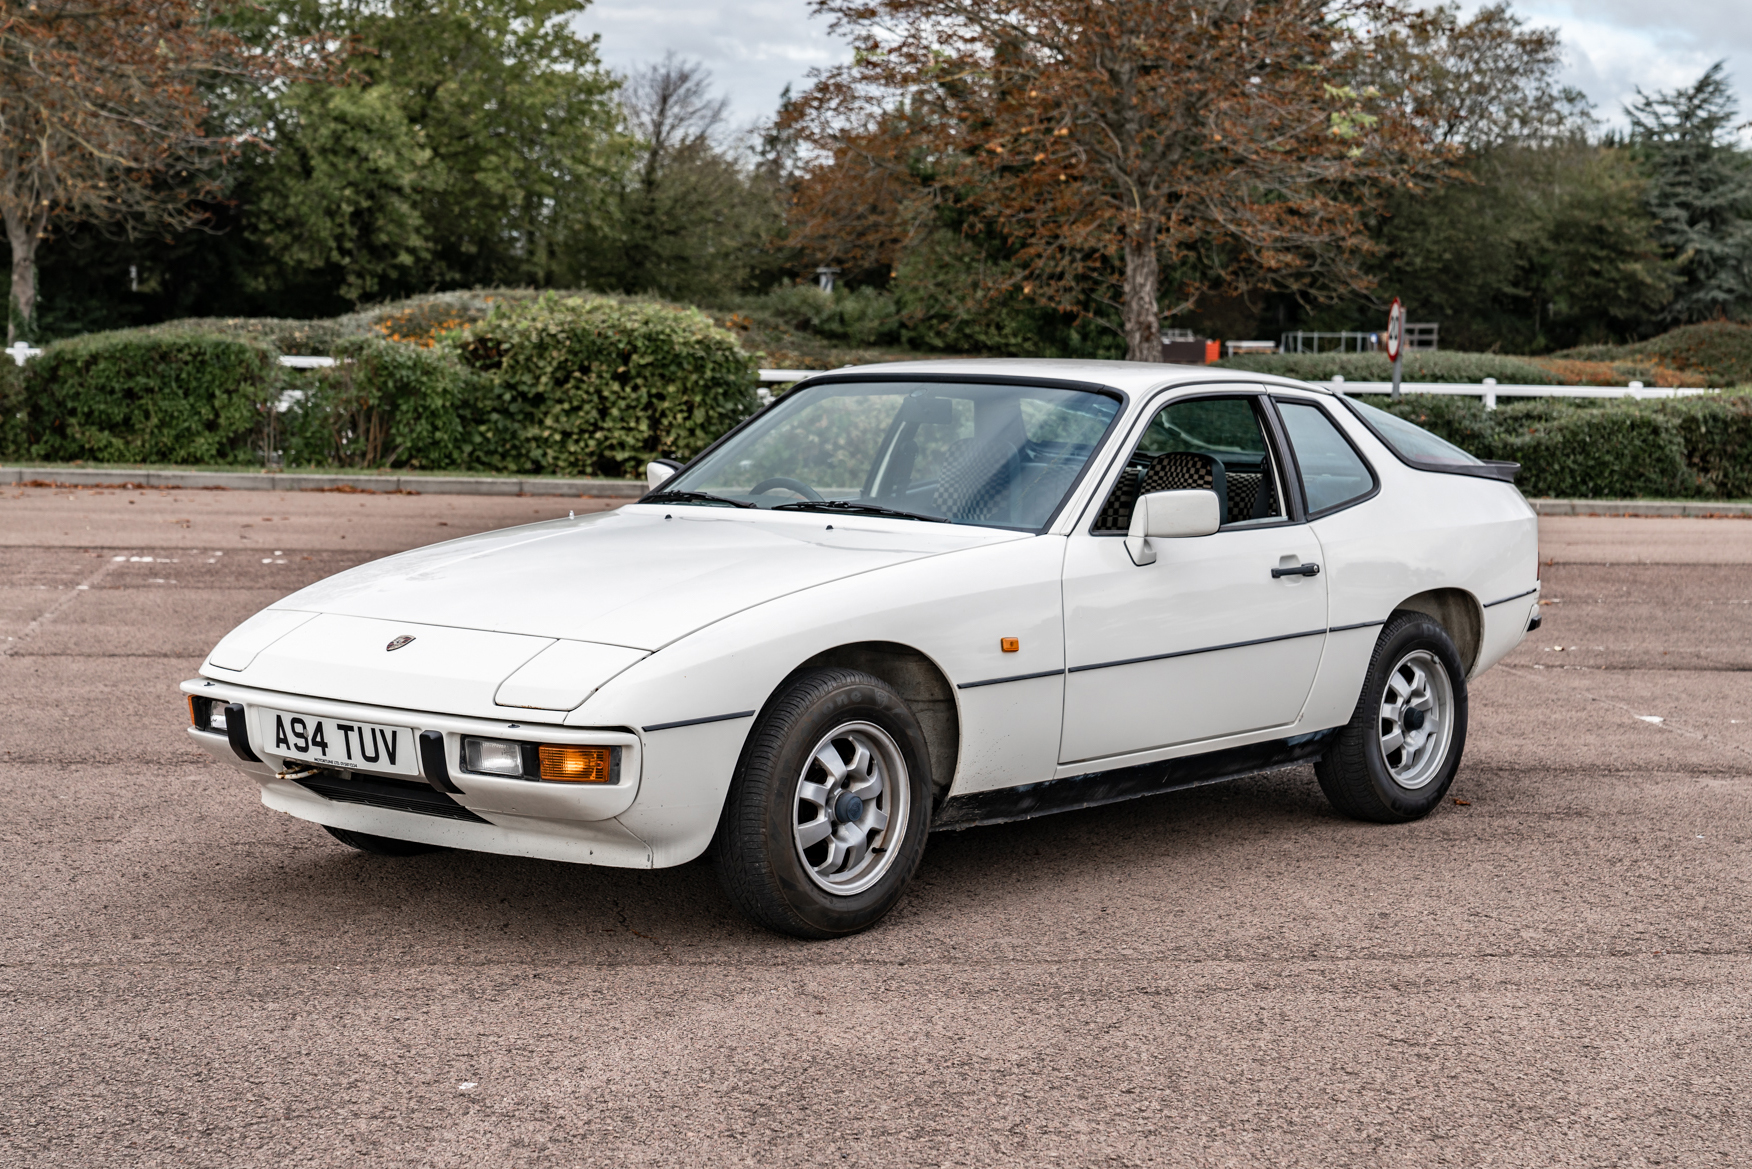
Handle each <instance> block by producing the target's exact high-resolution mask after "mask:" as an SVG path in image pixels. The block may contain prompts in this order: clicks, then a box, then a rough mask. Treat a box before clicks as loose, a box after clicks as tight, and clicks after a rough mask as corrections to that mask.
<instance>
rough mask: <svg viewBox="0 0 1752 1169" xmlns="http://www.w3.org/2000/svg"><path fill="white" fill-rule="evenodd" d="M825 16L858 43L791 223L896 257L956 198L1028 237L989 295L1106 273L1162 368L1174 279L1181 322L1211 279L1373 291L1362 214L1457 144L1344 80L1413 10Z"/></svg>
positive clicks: (838, 73) (809, 125)
mask: <svg viewBox="0 0 1752 1169" xmlns="http://www.w3.org/2000/svg"><path fill="white" fill-rule="evenodd" d="M816 7H817V10H818V11H820V12H823V13H826V14H829V15H831V16H833V17H834V18H835V27H836V29H839V30H841V31H844V32H847V33H849V34H851V36H852V38H853V42H854V49H855V53H856V56H855V59H854V61H853V63H851V64H850V65H847V66H844V67H842V68H839V69H835V70H831V71H829V72H828V73H826V74H825V75H823V76H822V77H821V78H820V80H819V81H818V82H817V84H816V85H815V86H814V87H813V88H812V89H811V90H810V91H809V93H808V94H806V95H805V96H804V98H803V99H802V100H801V101H800V102H799V105H798V110H797V113H796V115H795V118H796V121H797V124H798V126H799V128H800V131H801V134H802V137H803V139H804V141H805V142H806V143H808V144H810V145H811V146H813V147H814V149H815V150H816V152H817V155H818V158H819V159H820V162H819V164H818V165H817V167H816V168H815V169H814V171H813V172H812V173H811V174H810V175H809V176H808V177H807V178H806V179H805V181H804V183H803V185H802V189H801V191H800V192H799V198H798V202H797V214H796V215H795V216H794V218H793V233H794V236H795V237H796V238H799V239H802V240H807V241H809V242H811V243H813V244H814V245H815V246H816V247H817V248H818V249H819V250H820V252H821V254H822V255H823V256H824V258H828V257H832V258H838V255H839V254H841V253H844V254H851V255H855V254H857V252H858V250H859V248H860V247H861V248H862V249H863V250H864V251H865V252H866V253H872V254H874V255H877V256H880V257H883V258H885V259H890V260H892V258H893V257H894V256H895V255H896V253H897V251H898V250H899V249H902V248H904V246H905V243H906V241H907V240H908V239H909V238H911V237H913V236H915V235H917V234H919V232H920V230H921V228H922V227H923V226H925V225H928V224H929V223H930V221H931V212H932V211H933V209H934V208H935V207H936V206H937V205H939V204H941V203H943V202H946V201H957V202H960V203H962V204H964V205H966V206H968V207H970V208H972V209H973V210H974V212H975V215H976V218H977V219H978V220H979V222H980V223H982V224H984V225H988V226H993V227H996V228H997V229H998V230H1001V231H1002V232H1003V233H1004V234H1005V235H1007V236H1008V237H1009V238H1010V239H1011V240H1013V241H1014V243H1015V245H1016V248H1015V252H1014V255H1013V257H1012V262H1011V263H1010V264H1008V265H1007V266H1006V267H1005V269H1004V271H1005V272H1007V273H1008V276H1007V278H1006V282H1005V285H1004V286H1001V287H999V288H996V289H993V290H992V291H993V292H994V293H1001V292H1003V291H1007V290H1008V287H1011V286H1017V287H1019V288H1020V290H1021V291H1022V292H1023V293H1025V294H1027V295H1030V296H1033V297H1035V298H1037V299H1041V300H1043V301H1045V302H1046V303H1048V304H1051V305H1054V306H1055V307H1062V308H1076V307H1077V306H1078V305H1079V304H1080V303H1081V302H1082V301H1083V299H1084V297H1086V296H1087V295H1088V290H1089V289H1090V288H1091V287H1092V286H1095V285H1096V284H1097V283H1099V284H1100V285H1102V286H1105V288H1106V289H1107V291H1106V292H1105V293H1104V294H1102V295H1103V299H1105V300H1106V301H1107V302H1108V303H1110V304H1112V305H1113V306H1114V307H1116V308H1117V309H1118V311H1119V314H1120V317H1121V319H1122V321H1123V328H1124V332H1125V336H1126V346H1127V354H1128V356H1129V357H1130V358H1131V359H1132V360H1157V359H1158V358H1159V355H1160V352H1161V349H1160V323H1161V319H1162V316H1163V315H1164V314H1163V313H1162V310H1161V305H1160V300H1159V298H1160V286H1161V285H1162V283H1163V281H1164V270H1166V280H1167V282H1168V283H1169V284H1170V286H1171V294H1170V295H1171V298H1172V301H1173V302H1174V304H1175V308H1171V309H1170V310H1169V311H1170V313H1172V312H1173V311H1176V308H1182V307H1186V306H1189V305H1190V304H1192V303H1193V302H1194V301H1195V300H1196V299H1197V297H1198V296H1199V295H1200V294H1201V293H1204V292H1206V291H1208V290H1211V289H1219V288H1258V287H1277V288H1286V289H1292V290H1296V291H1298V292H1301V293H1306V294H1311V295H1319V296H1330V295H1334V294H1335V293H1336V292H1340V291H1354V290H1357V289H1360V288H1364V287H1366V286H1367V284H1368V283H1369V280H1368V277H1367V275H1366V273H1365V272H1364V271H1363V269H1362V267H1361V265H1360V260H1361V258H1362V256H1363V255H1364V254H1365V253H1366V252H1367V251H1368V249H1369V247H1370V244H1369V241H1368V238H1367V235H1366V231H1365V228H1366V223H1367V220H1366V217H1365V215H1364V211H1365V210H1366V209H1367V208H1369V207H1372V206H1375V205H1377V204H1378V203H1379V201H1380V198H1381V196H1382V194H1383V193H1384V192H1385V191H1387V190H1389V189H1391V188H1393V187H1395V186H1397V185H1403V184H1406V183H1415V182H1418V181H1421V180H1423V179H1424V178H1425V177H1427V176H1429V175H1431V174H1432V173H1434V172H1435V171H1436V170H1438V169H1439V167H1440V166H1441V164H1442V163H1443V162H1444V161H1445V159H1446V157H1447V154H1448V152H1444V151H1442V150H1440V149H1436V148H1432V146H1431V145H1430V143H1429V142H1428V139H1427V136H1426V135H1425V134H1424V133H1423V132H1421V131H1420V130H1419V128H1418V127H1417V126H1416V125H1415V124H1414V123H1413V121H1412V120H1411V118H1410V117H1409V116H1407V114H1406V112H1405V110H1404V109H1403V106H1402V105H1401V104H1396V103H1394V102H1392V101H1389V100H1387V98H1386V96H1385V95H1384V94H1382V93H1381V92H1380V91H1379V90H1377V89H1372V88H1368V87H1366V86H1358V85H1356V84H1353V82H1355V81H1356V80H1357V79H1359V78H1360V77H1361V76H1362V73H1363V70H1364V67H1365V65H1366V64H1367V56H1366V54H1367V52H1368V51H1369V49H1370V46H1371V44H1372V42H1373V41H1374V40H1375V39H1377V38H1378V37H1380V36H1381V35H1382V34H1383V33H1384V32H1385V31H1387V30H1391V29H1396V28H1400V27H1402V25H1403V23H1404V19H1405V18H1404V16H1403V15H1402V14H1401V13H1400V12H1399V10H1398V9H1397V8H1396V7H1394V6H1392V5H1390V4H1388V3H1384V2H1383V3H1376V2H1375V0H1277V2H1275V3H1254V2H1249V0H1010V2H1009V3H1007V4H1003V5H998V6H992V5H989V4H983V3H976V2H975V0H869V2H865V0H816ZM878 177H879V178H880V182H872V180H873V179H877V178H878Z"/></svg>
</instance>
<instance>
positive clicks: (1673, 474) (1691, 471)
mask: <svg viewBox="0 0 1752 1169" xmlns="http://www.w3.org/2000/svg"><path fill="white" fill-rule="evenodd" d="M1362 400H1364V401H1367V402H1368V403H1369V404H1370V405H1372V406H1378V407H1380V408H1381V409H1383V410H1386V411H1389V412H1390V413H1393V414H1397V415H1398V416H1399V417H1401V418H1404V419H1406V420H1407V421H1409V422H1415V423H1417V424H1418V425H1419V426H1421V427H1423V428H1424V429H1426V430H1429V431H1431V432H1433V433H1435V434H1438V435H1440V436H1441V437H1443V438H1445V439H1447V440H1448V441H1449V442H1451V443H1454V444H1455V445H1456V446H1459V447H1462V448H1464V449H1465V450H1468V451H1471V452H1472V453H1473V454H1475V455H1477V456H1478V457H1479V458H1481V459H1510V460H1513V461H1514V462H1517V463H1520V464H1521V473H1520V474H1519V475H1518V476H1517V477H1516V485H1517V486H1519V487H1520V488H1521V490H1522V491H1523V492H1524V493H1525V494H1527V495H1528V496H1556V497H1560V498H1574V499H1635V498H1638V497H1651V496H1652V497H1656V498H1666V499H1673V498H1688V497H1690V498H1705V499H1733V498H1746V497H1748V496H1752V401H1748V400H1746V399H1745V398H1740V397H1713V396H1712V397H1699V398H1674V399H1662V400H1659V401H1645V402H1633V401H1626V400H1617V399H1613V400H1598V399H1594V400H1590V399H1579V400H1578V399H1565V398H1534V399H1527V400H1522V401H1515V402H1510V403H1508V404H1506V405H1504V406H1503V407H1502V408H1501V409H1498V410H1490V411H1487V410H1485V409H1484V407H1483V405H1482V403H1480V402H1479V401H1478V400H1477V399H1476V398H1450V397H1447V396H1445V395H1435V394H1408V395H1406V396H1405V397H1404V398H1402V399H1400V400H1399V401H1397V402H1394V401H1391V400H1389V399H1388V398H1386V397H1381V396H1375V395H1368V396H1365V397H1363V399H1362Z"/></svg>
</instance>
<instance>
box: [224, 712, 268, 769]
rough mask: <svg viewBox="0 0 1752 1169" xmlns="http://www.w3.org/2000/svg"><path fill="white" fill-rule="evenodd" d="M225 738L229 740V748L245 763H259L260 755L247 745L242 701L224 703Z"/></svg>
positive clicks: (247, 732)
mask: <svg viewBox="0 0 1752 1169" xmlns="http://www.w3.org/2000/svg"><path fill="white" fill-rule="evenodd" d="M225 738H226V739H227V740H229V741H230V743H231V749H232V751H234V752H235V753H236V754H237V757H238V758H239V759H241V760H243V761H244V762H245V763H260V762H261V761H262V757H261V756H260V755H257V754H256V753H255V752H254V751H252V750H250V747H249V727H247V726H246V725H244V721H243V703H241V702H228V703H226V704H225Z"/></svg>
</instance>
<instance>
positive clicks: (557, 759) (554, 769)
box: [536, 743, 612, 783]
mask: <svg viewBox="0 0 1752 1169" xmlns="http://www.w3.org/2000/svg"><path fill="white" fill-rule="evenodd" d="M536 754H537V755H538V756H539V757H540V759H541V777H542V778H543V779H549V780H558V781H560V782H562V783H610V782H612V779H611V777H610V775H609V748H607V747H573V746H562V745H555V744H552V743H543V744H542V745H541V747H540V748H538V749H537V751H536Z"/></svg>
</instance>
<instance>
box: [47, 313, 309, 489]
mask: <svg viewBox="0 0 1752 1169" xmlns="http://www.w3.org/2000/svg"><path fill="white" fill-rule="evenodd" d="M275 358H276V355H275V353H274V350H273V349H272V348H271V347H269V346H267V345H264V344H262V343H261V342H259V341H248V340H241V339H238V338H233V337H219V336H213V335H211V334H201V333H170V332H118V333H92V334H89V335H87V336H84V337H75V338H73V339H72V340H69V341H57V342H55V343H54V344H53V345H50V346H49V347H48V348H47V349H45V350H44V351H43V354H42V356H41V357H35V358H32V359H31V360H30V361H29V362H27V363H26V364H25V367H24V369H23V370H22V373H23V375H24V376H23V377H22V378H20V379H18V380H19V381H21V382H22V386H21V394H22V397H23V399H24V404H25V412H24V420H23V422H24V441H23V444H22V445H23V447H24V453H25V455H26V457H29V458H34V459H45V460H50V461H55V462H71V461H74V460H90V461H93V462H105V463H147V462H150V463H243V462H250V461H252V460H254V459H255V458H256V457H257V442H256V439H257V437H258V428H259V426H260V422H261V420H262V419H263V418H264V417H265V416H266V415H267V414H268V412H269V405H270V403H272V402H273V401H274V400H275V398H277V397H278V395H279V390H280V385H281V380H282V379H281V375H280V368H279V365H278V364H277V362H276V360H275Z"/></svg>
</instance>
